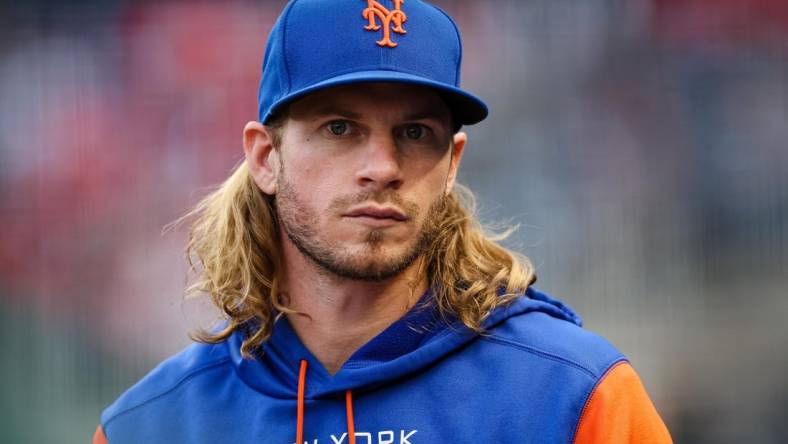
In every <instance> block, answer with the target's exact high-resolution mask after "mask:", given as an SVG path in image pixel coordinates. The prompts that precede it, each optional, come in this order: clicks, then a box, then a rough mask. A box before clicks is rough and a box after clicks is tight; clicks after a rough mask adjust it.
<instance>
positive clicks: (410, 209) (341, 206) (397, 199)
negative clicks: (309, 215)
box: [329, 190, 419, 218]
mask: <svg viewBox="0 0 788 444" xmlns="http://www.w3.org/2000/svg"><path fill="white" fill-rule="evenodd" d="M365 202H375V203H377V204H380V205H383V204H392V205H393V206H396V207H397V208H398V209H400V210H401V211H402V212H403V213H404V214H405V215H406V216H408V218H415V217H416V216H418V214H419V206H418V205H417V204H416V203H414V202H410V201H407V200H405V199H404V198H403V197H402V196H400V195H399V193H397V191H396V190H384V191H361V192H359V193H356V194H354V195H351V196H342V197H338V198H336V199H334V200H333V201H332V202H331V205H329V210H330V211H331V212H332V213H335V214H342V213H344V212H345V211H346V210H347V209H348V208H350V207H352V206H354V205H358V204H363V203H365Z"/></svg>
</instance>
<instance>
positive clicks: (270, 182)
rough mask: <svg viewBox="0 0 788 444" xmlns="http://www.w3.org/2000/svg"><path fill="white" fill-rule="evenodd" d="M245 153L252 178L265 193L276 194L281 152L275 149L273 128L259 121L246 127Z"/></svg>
mask: <svg viewBox="0 0 788 444" xmlns="http://www.w3.org/2000/svg"><path fill="white" fill-rule="evenodd" d="M244 155H245V156H246V165H247V167H248V168H249V174H250V175H251V176H252V180H254V182H255V183H256V184H257V186H258V187H260V190H262V191H263V193H265V194H270V195H274V194H276V178H277V176H278V175H279V165H280V160H279V152H278V151H277V150H275V149H274V145H273V134H271V130H270V129H269V128H267V127H266V126H264V125H263V124H262V123H260V122H257V121H251V122H249V123H247V124H246V126H245V127H244Z"/></svg>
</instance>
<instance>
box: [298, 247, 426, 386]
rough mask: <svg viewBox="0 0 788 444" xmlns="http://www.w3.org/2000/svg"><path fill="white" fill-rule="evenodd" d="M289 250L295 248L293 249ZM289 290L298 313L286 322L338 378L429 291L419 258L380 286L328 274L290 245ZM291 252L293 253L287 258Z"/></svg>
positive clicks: (379, 283)
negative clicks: (347, 364)
mask: <svg viewBox="0 0 788 444" xmlns="http://www.w3.org/2000/svg"><path fill="white" fill-rule="evenodd" d="M288 247H290V248H288ZM285 249H286V250H290V251H288V252H286V254H285V257H286V258H287V260H286V264H285V270H284V284H285V289H284V291H285V292H286V294H287V298H288V301H289V304H288V305H289V307H290V308H292V309H293V310H295V311H297V312H298V314H288V315H287V319H288V321H289V322H290V324H291V325H292V327H293V329H294V330H295V332H296V334H298V337H299V339H301V342H303V344H304V345H305V346H306V347H307V349H309V351H310V352H312V354H313V355H314V356H315V357H316V358H317V359H318V360H319V361H320V362H321V363H322V364H323V366H324V367H325V368H326V370H328V372H329V373H331V374H334V373H336V372H337V371H339V369H340V368H341V367H342V365H343V364H344V363H345V361H347V359H348V358H350V356H351V355H352V354H353V353H354V352H355V351H356V350H358V349H359V348H360V347H361V346H362V345H364V344H365V343H367V342H368V341H369V340H370V339H372V338H373V337H375V336H376V335H377V334H378V333H380V332H381V331H383V330H385V329H386V327H388V326H389V325H391V324H392V323H393V322H394V321H396V320H397V319H399V318H401V317H402V316H403V315H404V314H405V313H407V312H408V310H410V308H411V307H413V305H415V304H416V302H418V299H419V298H420V297H421V295H422V294H423V293H424V292H425V291H426V290H427V278H426V275H424V274H423V273H421V275H420V273H419V260H417V261H415V262H414V263H413V264H411V266H410V267H408V268H407V269H406V270H405V271H404V272H402V273H400V274H399V275H397V276H395V277H393V278H390V279H388V280H385V281H381V282H367V281H359V280H352V279H346V278H340V277H337V276H335V275H331V274H328V273H327V272H326V271H325V270H323V269H322V268H319V267H318V266H317V265H316V264H315V263H314V262H312V261H311V260H310V259H307V258H306V257H304V256H303V255H302V254H301V253H300V252H297V251H293V250H295V248H294V247H293V246H292V245H290V246H285ZM288 253H290V254H288Z"/></svg>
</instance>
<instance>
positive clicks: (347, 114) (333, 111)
mask: <svg viewBox="0 0 788 444" xmlns="http://www.w3.org/2000/svg"><path fill="white" fill-rule="evenodd" d="M310 114H312V116H313V117H323V116H341V117H344V118H346V119H351V120H358V119H360V118H361V113H358V112H355V111H351V110H349V109H345V108H340V107H337V106H333V105H328V106H323V107H320V108H317V109H316V110H314V111H312V112H310Z"/></svg>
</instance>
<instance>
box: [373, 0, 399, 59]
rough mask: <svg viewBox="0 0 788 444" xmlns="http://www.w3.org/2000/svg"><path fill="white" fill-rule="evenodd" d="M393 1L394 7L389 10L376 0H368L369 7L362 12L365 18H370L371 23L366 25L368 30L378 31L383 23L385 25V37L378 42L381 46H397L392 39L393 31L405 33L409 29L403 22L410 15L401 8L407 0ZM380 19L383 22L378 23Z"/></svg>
mask: <svg viewBox="0 0 788 444" xmlns="http://www.w3.org/2000/svg"><path fill="white" fill-rule="evenodd" d="M392 1H393V2H394V9H393V10H388V9H386V7H385V6H383V5H381V4H380V3H378V2H377V1H376V0H367V9H365V10H364V12H363V14H362V15H363V16H364V18H365V19H368V20H369V25H367V26H365V27H364V29H366V30H367V31H377V30H379V29H380V27H381V24H382V25H383V39H382V40H378V42H377V43H378V45H380V46H388V47H389V48H393V47H395V46H397V43H396V42H393V41H392V40H391V31H394V32H396V33H398V34H405V33H406V32H407V31H405V29H403V28H402V24H403V23H405V21H406V20H407V19H408V16H406V15H405V13H404V12H403V11H402V9H401V8H402V4H403V3H405V0H392ZM378 19H380V23H381V24H378Z"/></svg>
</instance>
